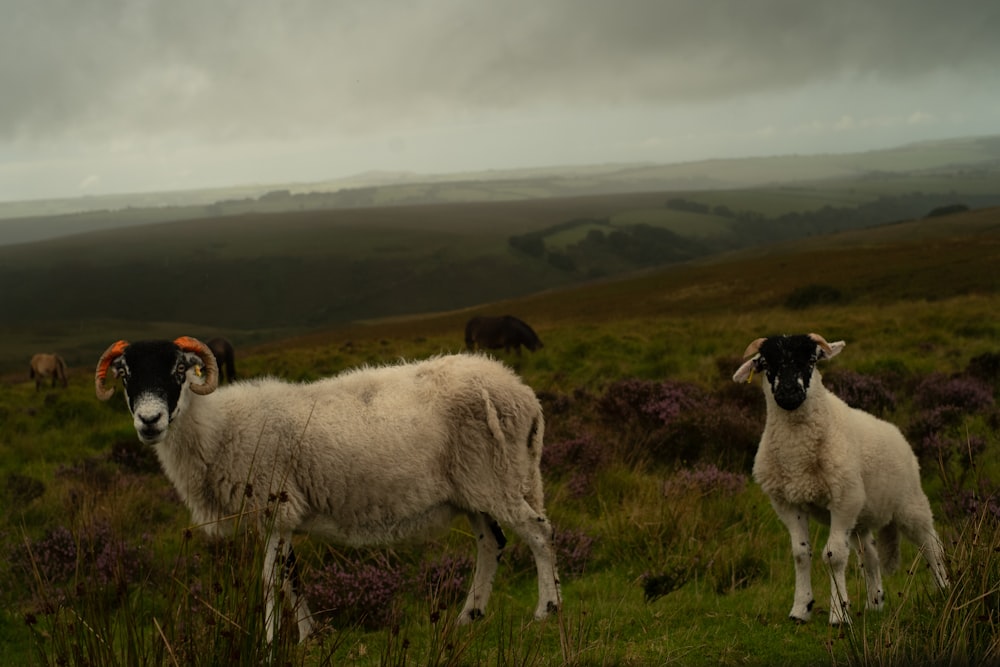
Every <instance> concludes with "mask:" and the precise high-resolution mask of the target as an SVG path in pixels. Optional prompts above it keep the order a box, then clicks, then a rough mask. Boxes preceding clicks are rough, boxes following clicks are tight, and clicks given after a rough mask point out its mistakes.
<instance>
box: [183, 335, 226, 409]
mask: <svg viewBox="0 0 1000 667" xmlns="http://www.w3.org/2000/svg"><path fill="white" fill-rule="evenodd" d="M174 345H176V346H177V347H179V348H180V349H181V350H183V351H184V352H193V353H194V354H197V355H198V357H199V358H201V363H202V364H203V365H204V367H205V381H204V382H202V383H201V384H195V383H191V384H188V386H189V387H190V388H191V391H193V392H194V393H196V394H199V395H205V394H211V393H212V392H213V391H215V390H216V388H217V387H218V386H219V365H218V363H216V361H215V355H214V354H212V351H211V350H210V349H208V346H206V345H205V344H204V343H202V342H201V341H200V340H198V339H197V338H191V337H190V336H181V337H180V338H178V339H176V340H174Z"/></svg>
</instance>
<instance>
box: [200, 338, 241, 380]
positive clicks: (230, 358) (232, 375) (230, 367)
mask: <svg viewBox="0 0 1000 667" xmlns="http://www.w3.org/2000/svg"><path fill="white" fill-rule="evenodd" d="M206 345H208V349H210V350H211V351H212V354H214V355H215V362H216V363H217V364H218V365H219V379H220V380H223V379H224V380H225V381H226V382H233V381H234V380H236V352H235V351H234V350H233V344H232V343H230V342H229V341H228V340H226V339H225V338H213V339H212V340H210V341H208V343H206Z"/></svg>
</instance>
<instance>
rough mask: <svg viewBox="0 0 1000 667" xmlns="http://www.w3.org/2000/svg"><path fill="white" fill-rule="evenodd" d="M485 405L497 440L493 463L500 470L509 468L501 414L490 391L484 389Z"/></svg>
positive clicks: (488, 420)
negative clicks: (491, 397)
mask: <svg viewBox="0 0 1000 667" xmlns="http://www.w3.org/2000/svg"><path fill="white" fill-rule="evenodd" d="M483 407H484V409H485V410H486V425H487V426H488V427H489V429H490V435H492V436H493V441H494V442H496V445H497V446H496V447H494V448H493V465H494V466H496V467H497V469H498V470H507V469H508V467H509V465H510V456H509V454H508V452H507V436H506V435H504V432H503V426H501V425H500V415H498V414H497V409H496V406H495V405H493V401H492V400H491V399H490V392H488V391H487V390H486V389H483Z"/></svg>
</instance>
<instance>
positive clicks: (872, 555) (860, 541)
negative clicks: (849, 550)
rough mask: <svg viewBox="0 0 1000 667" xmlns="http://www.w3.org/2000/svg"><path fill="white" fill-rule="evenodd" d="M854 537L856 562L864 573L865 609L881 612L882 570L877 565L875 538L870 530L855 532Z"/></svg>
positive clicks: (883, 599) (878, 564) (882, 598)
mask: <svg viewBox="0 0 1000 667" xmlns="http://www.w3.org/2000/svg"><path fill="white" fill-rule="evenodd" d="M854 537H855V539H856V540H857V541H856V542H855V550H856V551H857V552H858V560H859V561H860V562H861V567H862V568H863V569H864V571H865V591H866V593H867V602H866V603H865V608H867V609H874V610H876V611H881V610H882V607H883V605H884V604H885V590H884V589H883V588H882V568H881V565H880V563H879V557H878V549H877V548H876V545H875V538H874V537H873V536H872V532H871V531H870V530H865V531H860V532H856V533H855V534H854Z"/></svg>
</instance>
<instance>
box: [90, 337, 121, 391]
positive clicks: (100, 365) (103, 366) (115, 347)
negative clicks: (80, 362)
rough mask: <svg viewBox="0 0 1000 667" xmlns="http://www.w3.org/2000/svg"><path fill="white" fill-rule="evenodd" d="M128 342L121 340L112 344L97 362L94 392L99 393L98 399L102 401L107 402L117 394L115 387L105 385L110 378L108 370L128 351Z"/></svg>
mask: <svg viewBox="0 0 1000 667" xmlns="http://www.w3.org/2000/svg"><path fill="white" fill-rule="evenodd" d="M128 345H129V343H128V341H127V340H120V341H117V342H115V343H112V344H111V346H110V347H109V348H108V349H106V350H105V351H104V354H102V355H101V359H100V361H98V362H97V373H96V374H95V375H94V390H95V391H96V392H97V398H99V399H101V400H102V401H106V400H108V399H109V398H111V395H112V394H114V393H115V387H114V385H112V386H110V387H107V386H105V384H104V380H105V379H106V378H107V376H108V369H109V368H110V367H111V363H112V362H113V361H114V360H115V359H117V358H118V357H120V356H122V354H124V353H125V350H126V349H128Z"/></svg>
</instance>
